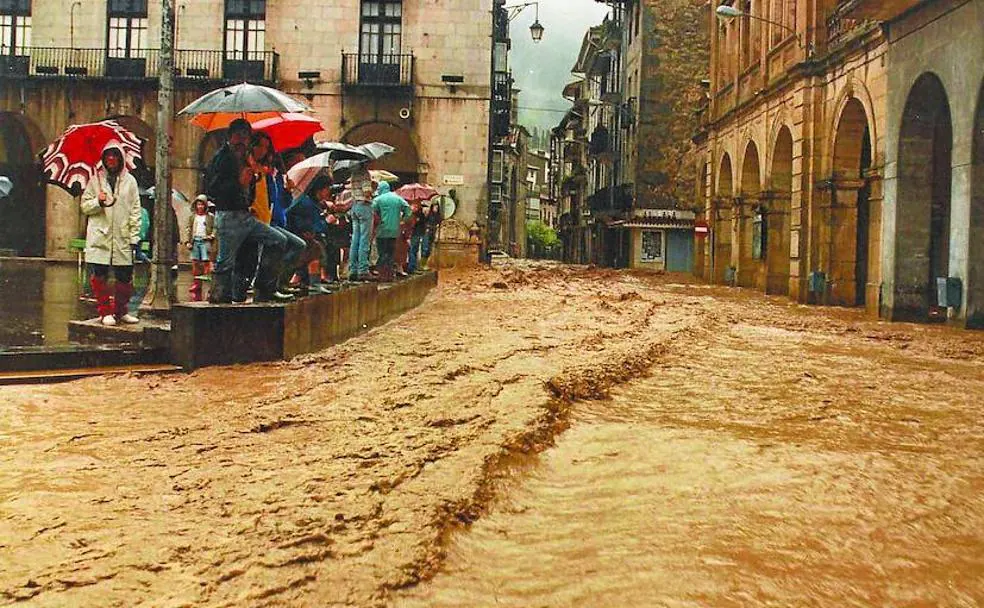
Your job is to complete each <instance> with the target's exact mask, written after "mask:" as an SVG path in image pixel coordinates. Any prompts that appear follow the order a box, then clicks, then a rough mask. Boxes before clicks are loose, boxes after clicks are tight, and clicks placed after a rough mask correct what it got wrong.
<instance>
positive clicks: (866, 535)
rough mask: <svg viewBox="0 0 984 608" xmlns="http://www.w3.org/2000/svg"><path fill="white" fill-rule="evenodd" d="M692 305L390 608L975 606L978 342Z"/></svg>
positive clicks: (982, 548)
mask: <svg viewBox="0 0 984 608" xmlns="http://www.w3.org/2000/svg"><path fill="white" fill-rule="evenodd" d="M667 291H669V292H670V293H666V292H667ZM699 293H700V292H699V290H694V289H670V288H666V287H663V288H662V289H660V290H658V291H657V293H651V292H650V293H649V294H648V295H649V297H653V298H663V299H665V300H666V305H667V306H688V305H691V306H692V305H694V304H696V303H699V304H700V306H699V308H700V310H702V311H703V310H709V311H711V312H710V313H709V314H705V315H704V317H703V319H702V321H701V323H700V326H699V330H698V331H696V332H688V333H687V334H686V336H685V337H677V338H676V339H675V340H674V341H673V343H672V344H670V345H668V349H667V351H666V353H665V354H664V355H663V356H662V357H661V358H660V360H659V361H658V362H657V363H656V365H654V367H653V368H652V370H651V375H650V376H649V377H647V378H644V379H640V380H636V381H633V382H631V383H630V384H628V385H627V386H625V387H622V388H620V389H617V390H616V391H615V392H614V394H613V395H612V397H611V399H610V400H595V401H591V402H586V403H579V404H576V405H575V406H574V408H573V413H572V427H571V428H570V430H568V431H567V432H566V433H564V434H563V435H562V436H561V437H560V439H559V441H558V444H557V445H556V447H554V448H552V449H550V450H548V451H546V452H545V453H544V454H543V455H542V456H541V457H539V458H536V459H532V460H529V461H527V462H526V463H525V466H522V467H519V468H518V469H517V471H515V473H514V475H513V476H512V477H510V478H508V479H507V481H506V482H504V483H503V487H502V491H500V492H499V493H498V495H499V498H498V499H497V500H496V502H495V504H494V506H493V508H492V513H491V515H490V516H489V517H486V518H483V519H482V520H480V521H478V522H477V523H476V524H475V525H474V526H472V528H471V529H470V530H469V531H467V532H464V533H461V534H456V535H455V536H454V537H453V539H452V542H451V544H450V549H449V559H448V562H447V564H446V565H445V566H444V568H443V572H442V573H441V574H440V575H439V576H437V577H436V578H435V579H434V581H432V582H431V583H428V584H425V585H422V586H420V587H418V588H416V589H414V590H412V591H410V592H408V593H404V594H402V595H401V597H400V600H399V601H398V602H397V603H396V605H398V606H405V607H414V606H436V607H440V606H447V607H451V606H524V607H525V606H639V607H644V606H694V607H697V606H968V607H969V606H980V605H982V604H984V506H982V505H984V503H982V502H981V496H982V492H984V424H982V420H981V418H982V407H984V365H982V358H981V352H982V351H981V344H982V340H981V336H980V335H970V334H967V333H959V332H952V331H947V330H944V329H940V328H929V327H919V326H907V325H884V324H878V323H870V322H865V321H863V320H862V319H861V318H860V317H859V316H858V315H857V314H855V313H853V312H850V311H837V312H832V311H822V310H815V309H813V310H805V309H801V308H798V307H794V306H791V305H789V304H786V303H783V302H781V301H778V300H774V301H767V300H766V299H764V298H761V297H757V296H747V295H746V294H742V295H741V296H739V297H737V298H736V297H734V296H732V295H725V292H722V291H720V290H712V291H711V294H712V295H708V296H699V295H697V294H699ZM671 294H672V295H671Z"/></svg>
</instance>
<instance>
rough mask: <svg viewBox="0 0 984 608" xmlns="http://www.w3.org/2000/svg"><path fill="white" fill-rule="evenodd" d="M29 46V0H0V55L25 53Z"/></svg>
mask: <svg viewBox="0 0 984 608" xmlns="http://www.w3.org/2000/svg"><path fill="white" fill-rule="evenodd" d="M30 48H31V0H0V55H21V56H23V55H27V54H28V52H29V49H30Z"/></svg>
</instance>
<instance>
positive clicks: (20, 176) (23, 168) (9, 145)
mask: <svg viewBox="0 0 984 608" xmlns="http://www.w3.org/2000/svg"><path fill="white" fill-rule="evenodd" d="M43 147H44V140H43V138H42V136H41V131H40V129H38V128H37V126H36V125H35V124H34V123H33V122H32V121H31V119H30V118H27V117H26V116H23V115H20V114H15V113H13V112H0V175H3V176H6V177H8V178H10V181H11V182H13V184H14V189H13V191H12V192H11V193H10V196H8V197H6V198H0V250H5V251H4V253H6V254H14V255H22V256H43V255H44V254H45V251H44V248H45V230H46V215H47V214H46V200H45V187H44V179H43V176H42V175H41V172H40V171H39V170H38V165H37V158H36V157H35V154H36V153H37V152H38V151H39V150H41V148H43Z"/></svg>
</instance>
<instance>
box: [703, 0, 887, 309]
mask: <svg viewBox="0 0 984 608" xmlns="http://www.w3.org/2000/svg"><path fill="white" fill-rule="evenodd" d="M731 4H733V3H732V2H726V3H725V5H729V6H730V5H731ZM710 8H712V9H713V8H716V7H714V6H712V7H710ZM733 8H737V9H740V10H743V11H750V12H749V13H748V15H750V16H748V15H745V16H741V17H739V18H737V19H735V20H732V21H726V20H720V19H710V20H709V25H708V27H709V29H710V35H711V61H710V68H711V77H710V90H709V95H710V99H709V103H708V107H707V109H706V112H705V113H704V116H703V123H702V126H701V127H700V128H699V129H698V131H697V136H696V137H695V138H694V141H695V142H696V143H697V146H698V148H699V150H700V153H699V155H698V160H697V162H696V167H695V171H696V173H697V174H698V176H699V179H698V183H699V184H701V188H700V195H701V197H702V198H703V199H704V200H705V214H704V216H705V217H704V220H705V221H706V223H707V224H708V225H709V227H710V234H709V236H708V238H707V239H705V241H704V244H705V251H704V255H703V256H701V257H702V260H703V262H704V264H703V268H701V269H700V270H699V272H701V273H702V274H703V275H704V276H705V277H706V278H708V279H709V280H713V281H715V282H728V283H733V284H737V285H741V286H746V287H755V288H757V289H761V290H763V291H766V292H767V293H773V294H790V295H791V296H792V297H793V298H795V299H798V300H800V301H804V302H806V301H811V302H827V303H831V304H841V305H848V306H855V305H860V306H864V305H868V306H869V307H870V309H871V310H875V309H877V306H878V301H879V291H880V283H881V265H880V260H879V255H878V252H879V250H880V245H879V242H880V226H881V198H882V194H881V192H882V188H881V169H882V162H883V153H882V150H883V145H884V141H883V139H882V138H883V137H884V132H885V130H884V122H883V121H884V111H883V107H884V99H885V94H886V79H885V67H884V61H885V59H886V57H885V52H886V44H885V40H884V36H883V34H882V32H881V29H880V28H879V27H878V26H877V24H875V23H871V22H865V21H854V20H849V19H847V18H846V17H844V15H843V14H842V13H841V12H840V9H841V8H842V4H838V2H836V1H835V0H826V1H824V2H820V3H819V4H818V5H817V7H816V10H811V9H810V5H809V4H808V3H807V2H806V1H805V0H797V1H794V2H787V3H776V2H772V3H754V4H753V3H751V2H749V1H748V0H739V1H738V2H737V3H734V6H733ZM753 17H754V18H753ZM759 18H760V19H765V20H768V21H762V20H760V19H759ZM811 277H812V280H811Z"/></svg>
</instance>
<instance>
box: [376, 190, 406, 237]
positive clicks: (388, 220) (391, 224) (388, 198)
mask: <svg viewBox="0 0 984 608" xmlns="http://www.w3.org/2000/svg"><path fill="white" fill-rule="evenodd" d="M372 210H373V211H374V212H375V213H376V214H377V215H379V228H377V230H376V237H377V238H380V239H395V238H397V237H398V236H400V224H401V223H403V222H404V221H406V220H407V219H408V218H409V217H410V215H411V214H412V213H413V211H412V210H411V209H410V205H409V204H408V203H407V201H405V200H404V199H403V197H402V196H400V195H399V194H396V193H395V192H391V191H390V185H389V183H387V182H380V184H379V189H378V190H376V198H374V199H373V200H372Z"/></svg>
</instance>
